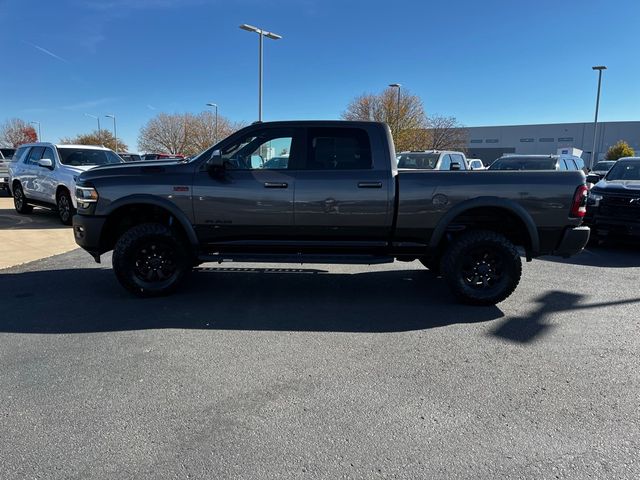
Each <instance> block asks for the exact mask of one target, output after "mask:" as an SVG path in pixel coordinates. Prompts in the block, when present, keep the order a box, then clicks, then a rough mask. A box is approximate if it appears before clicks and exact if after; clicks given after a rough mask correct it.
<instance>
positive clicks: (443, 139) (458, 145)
mask: <svg viewBox="0 0 640 480" xmlns="http://www.w3.org/2000/svg"><path fill="white" fill-rule="evenodd" d="M468 142H469V130H467V129H466V128H464V127H463V126H462V125H461V124H460V123H459V122H458V120H457V119H456V117H445V116H440V115H433V116H431V117H428V118H427V130H426V145H425V147H426V148H427V149H429V150H459V151H466V149H467V144H468Z"/></svg>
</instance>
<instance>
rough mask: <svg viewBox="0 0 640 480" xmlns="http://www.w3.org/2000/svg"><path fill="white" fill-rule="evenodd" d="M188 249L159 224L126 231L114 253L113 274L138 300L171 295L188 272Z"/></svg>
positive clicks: (190, 263)
mask: <svg viewBox="0 0 640 480" xmlns="http://www.w3.org/2000/svg"><path fill="white" fill-rule="evenodd" d="M189 258H190V257H189V254H188V250H187V248H185V245H184V244H183V242H181V241H180V240H179V239H178V238H176V236H175V235H174V234H173V232H172V231H171V230H170V229H169V228H167V227H165V226H164V225H161V224H159V223H143V224H141V225H137V226H135V227H133V228H131V229H130V230H127V231H126V232H125V233H124V234H123V235H122V236H121V237H120V238H119V239H118V241H117V242H116V245H115V248H114V250H113V257H112V264H113V271H114V273H115V274H116V278H117V279H118V281H119V282H120V284H121V285H122V286H123V287H124V288H126V289H127V290H129V291H130V292H131V293H133V294H135V295H137V296H139V297H156V296H160V295H167V294H169V293H171V292H172V291H173V290H175V289H176V287H177V286H178V285H179V284H180V282H181V281H182V280H183V279H184V277H185V276H186V274H187V273H188V272H189V271H191V265H192V262H190V260H189Z"/></svg>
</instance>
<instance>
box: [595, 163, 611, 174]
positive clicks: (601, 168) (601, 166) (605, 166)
mask: <svg viewBox="0 0 640 480" xmlns="http://www.w3.org/2000/svg"><path fill="white" fill-rule="evenodd" d="M614 163H616V162H598V163H596V164H595V166H594V167H593V170H594V171H597V172H606V171H607V170H609V169H610V168H611V167H613V164H614Z"/></svg>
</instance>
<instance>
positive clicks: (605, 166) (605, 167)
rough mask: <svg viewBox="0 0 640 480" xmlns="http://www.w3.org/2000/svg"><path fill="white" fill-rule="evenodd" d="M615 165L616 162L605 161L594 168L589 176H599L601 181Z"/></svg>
mask: <svg viewBox="0 0 640 480" xmlns="http://www.w3.org/2000/svg"><path fill="white" fill-rule="evenodd" d="M615 163H616V161H615V160H604V161H602V162H598V163H596V164H595V165H594V166H593V168H592V169H591V171H590V172H589V175H597V176H598V179H599V180H601V179H602V178H604V176H605V175H606V174H607V172H608V171H609V170H611V167H613V166H614V165H615Z"/></svg>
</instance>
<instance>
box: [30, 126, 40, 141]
mask: <svg viewBox="0 0 640 480" xmlns="http://www.w3.org/2000/svg"><path fill="white" fill-rule="evenodd" d="M29 124H31V125H38V141H39V142H41V141H42V134H41V133H40V122H36V121H33V122H29Z"/></svg>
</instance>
